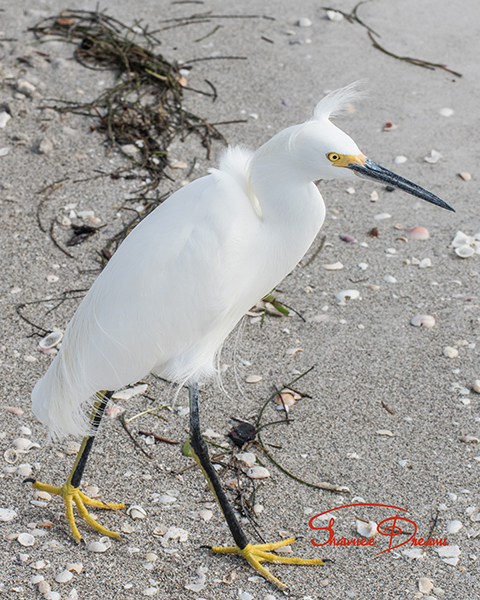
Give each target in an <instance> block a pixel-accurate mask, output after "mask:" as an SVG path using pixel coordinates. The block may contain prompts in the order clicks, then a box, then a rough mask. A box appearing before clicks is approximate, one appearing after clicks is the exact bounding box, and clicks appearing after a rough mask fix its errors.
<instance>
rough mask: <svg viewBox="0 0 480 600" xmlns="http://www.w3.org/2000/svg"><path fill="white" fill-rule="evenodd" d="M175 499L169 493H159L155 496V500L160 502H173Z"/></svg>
mask: <svg viewBox="0 0 480 600" xmlns="http://www.w3.org/2000/svg"><path fill="white" fill-rule="evenodd" d="M176 501H177V499H176V498H175V497H174V496H170V494H160V496H158V497H157V498H155V502H159V503H160V504H173V503H174V502H176Z"/></svg>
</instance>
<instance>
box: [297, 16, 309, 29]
mask: <svg viewBox="0 0 480 600" xmlns="http://www.w3.org/2000/svg"><path fill="white" fill-rule="evenodd" d="M297 25H298V26H299V27H311V26H312V22H311V21H310V19H309V18H308V17H302V18H301V19H299V20H298V22H297Z"/></svg>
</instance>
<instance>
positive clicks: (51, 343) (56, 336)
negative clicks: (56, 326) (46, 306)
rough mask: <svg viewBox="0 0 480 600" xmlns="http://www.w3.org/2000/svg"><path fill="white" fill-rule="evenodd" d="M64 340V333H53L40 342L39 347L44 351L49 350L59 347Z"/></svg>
mask: <svg viewBox="0 0 480 600" xmlns="http://www.w3.org/2000/svg"><path fill="white" fill-rule="evenodd" d="M62 338H63V333H62V332H61V331H53V332H52V333H49V334H48V335H47V336H45V337H44V338H43V339H42V340H40V342H39V343H38V345H39V346H40V348H43V349H44V350H49V349H50V348H54V347H55V346H57V345H58V344H59V343H60V342H61V341H62Z"/></svg>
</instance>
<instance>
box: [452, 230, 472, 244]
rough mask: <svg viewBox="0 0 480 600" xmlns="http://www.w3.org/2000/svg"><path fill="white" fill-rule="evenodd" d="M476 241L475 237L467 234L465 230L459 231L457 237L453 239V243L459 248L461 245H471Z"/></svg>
mask: <svg viewBox="0 0 480 600" xmlns="http://www.w3.org/2000/svg"><path fill="white" fill-rule="evenodd" d="M474 241H475V238H474V237H471V236H469V235H467V234H466V233H463V231H457V233H456V234H455V237H454V238H453V240H452V241H451V245H452V246H453V247H454V248H458V247H460V246H465V245H466V246H469V245H470V244H473V242H474Z"/></svg>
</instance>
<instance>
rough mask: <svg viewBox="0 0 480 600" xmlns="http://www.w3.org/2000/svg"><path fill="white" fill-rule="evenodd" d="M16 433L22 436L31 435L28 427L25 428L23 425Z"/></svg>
mask: <svg viewBox="0 0 480 600" xmlns="http://www.w3.org/2000/svg"><path fill="white" fill-rule="evenodd" d="M18 431H19V432H20V433H21V434H22V435H32V430H31V429H30V427H25V425H22V427H20V429H19V430H18Z"/></svg>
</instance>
